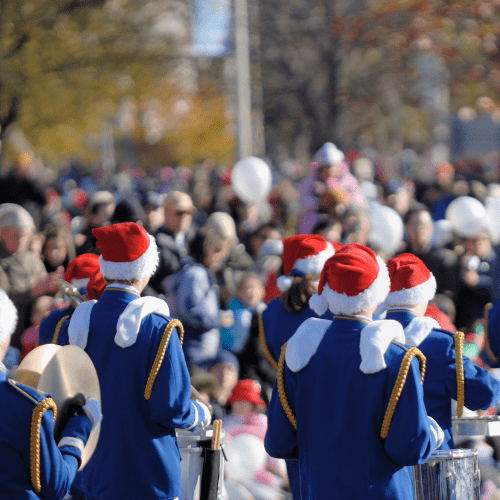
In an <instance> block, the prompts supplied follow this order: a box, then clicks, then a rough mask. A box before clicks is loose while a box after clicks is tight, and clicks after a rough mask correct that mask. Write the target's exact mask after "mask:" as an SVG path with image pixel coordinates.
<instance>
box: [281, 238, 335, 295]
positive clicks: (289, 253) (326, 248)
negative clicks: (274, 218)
mask: <svg viewBox="0 0 500 500" xmlns="http://www.w3.org/2000/svg"><path fill="white" fill-rule="evenodd" d="M334 253H335V249H334V247H333V245H332V244H331V243H330V242H328V241H327V240H325V238H323V236H320V235H318V234H296V235H295V236H290V237H289V238H284V239H283V276H280V277H279V278H278V288H279V289H280V290H281V291H282V292H284V291H285V290H288V289H289V288H290V286H291V285H292V281H293V279H292V276H302V277H304V276H306V275H308V274H320V273H321V270H322V269H323V265H324V263H325V262H326V261H327V260H328V259H329V258H330V257H331V256H332V255H333V254H334Z"/></svg>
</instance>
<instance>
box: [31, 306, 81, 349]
mask: <svg viewBox="0 0 500 500" xmlns="http://www.w3.org/2000/svg"><path fill="white" fill-rule="evenodd" d="M73 310H74V308H73V307H72V306H70V307H66V308H65V309H54V310H53V311H51V312H50V314H48V315H47V316H45V318H43V320H42V322H41V323H40V327H39V328H38V344H37V345H44V344H51V343H52V341H53V339H54V334H55V331H56V328H57V325H58V324H59V321H61V320H62V319H63V318H65V317H67V316H71V314H72V313H73ZM56 343H57V344H58V345H66V343H60V342H59V341H58V342H56Z"/></svg>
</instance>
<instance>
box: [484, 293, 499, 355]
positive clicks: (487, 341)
mask: <svg viewBox="0 0 500 500" xmlns="http://www.w3.org/2000/svg"><path fill="white" fill-rule="evenodd" d="M492 307H493V304H492V303H491V302H489V303H488V304H486V305H485V306H484V320H483V328H484V348H485V350H486V354H487V355H488V357H489V358H490V359H491V360H492V361H493V362H494V363H495V364H498V363H499V361H500V360H499V359H498V356H495V354H494V353H493V351H492V350H491V345H490V336H489V331H488V330H489V328H488V326H489V325H488V323H489V322H488V314H489V313H490V309H491V308H492Z"/></svg>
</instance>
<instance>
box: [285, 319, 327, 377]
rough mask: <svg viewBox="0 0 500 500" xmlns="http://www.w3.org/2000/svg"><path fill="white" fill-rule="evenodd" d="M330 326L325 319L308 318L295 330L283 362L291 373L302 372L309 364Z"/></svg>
mask: <svg viewBox="0 0 500 500" xmlns="http://www.w3.org/2000/svg"><path fill="white" fill-rule="evenodd" d="M331 324H332V322H331V321H330V320H327V319H320V318H308V319H306V320H305V321H304V322H303V323H302V324H301V325H300V326H299V327H298V328H297V331H296V332H295V333H294V334H293V336H292V337H291V338H290V340H289V341H288V344H287V346H286V351H285V361H286V364H287V366H288V368H290V370H292V372H298V371H300V370H302V368H304V367H305V366H306V365H307V363H309V360H310V359H311V358H312V357H313V356H314V354H315V353H316V351H317V350H318V347H319V344H320V343H321V341H322V340H323V337H324V336H325V333H326V331H327V330H328V328H329V327H330V325H331Z"/></svg>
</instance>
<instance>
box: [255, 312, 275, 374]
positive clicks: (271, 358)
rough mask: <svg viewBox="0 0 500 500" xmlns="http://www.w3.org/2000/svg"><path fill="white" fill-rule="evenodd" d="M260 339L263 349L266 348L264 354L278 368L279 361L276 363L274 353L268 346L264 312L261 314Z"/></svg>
mask: <svg viewBox="0 0 500 500" xmlns="http://www.w3.org/2000/svg"><path fill="white" fill-rule="evenodd" d="M259 339H260V345H261V346H262V349H263V350H264V354H265V355H266V358H267V359H268V360H269V362H270V363H271V364H272V365H273V366H274V368H275V369H276V370H277V369H278V363H276V360H275V359H274V358H273V355H272V354H271V351H269V347H268V346H267V342H266V334H265V332H264V320H263V319H262V314H259Z"/></svg>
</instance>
